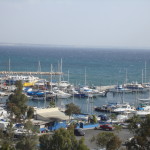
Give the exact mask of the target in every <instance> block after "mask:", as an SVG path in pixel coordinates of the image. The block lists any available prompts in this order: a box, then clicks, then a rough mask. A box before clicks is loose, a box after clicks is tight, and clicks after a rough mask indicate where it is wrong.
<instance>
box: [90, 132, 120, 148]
mask: <svg viewBox="0 0 150 150" xmlns="http://www.w3.org/2000/svg"><path fill="white" fill-rule="evenodd" d="M93 141H96V145H97V146H98V147H101V148H106V150H116V149H118V148H119V147H120V146H121V140H120V139H119V137H118V136H116V135H115V134H113V133H110V132H101V133H99V134H98V135H97V136H96V137H93V138H92V139H91V142H93Z"/></svg>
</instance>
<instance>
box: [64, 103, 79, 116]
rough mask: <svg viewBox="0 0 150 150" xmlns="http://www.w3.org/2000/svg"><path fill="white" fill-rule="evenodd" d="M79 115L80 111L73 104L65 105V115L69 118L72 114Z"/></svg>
mask: <svg viewBox="0 0 150 150" xmlns="http://www.w3.org/2000/svg"><path fill="white" fill-rule="evenodd" d="M79 113H81V110H80V108H79V107H78V106H77V105H75V104H73V103H70V104H67V105H66V110H65V114H66V115H68V116H69V118H70V116H71V115H72V114H79Z"/></svg>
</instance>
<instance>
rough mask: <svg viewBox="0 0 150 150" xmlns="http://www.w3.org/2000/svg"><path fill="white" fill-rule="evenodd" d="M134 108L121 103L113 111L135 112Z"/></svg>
mask: <svg viewBox="0 0 150 150" xmlns="http://www.w3.org/2000/svg"><path fill="white" fill-rule="evenodd" d="M135 111H136V109H135V108H134V107H132V106H130V105H129V104H121V105H120V107H118V108H116V109H114V112H117V113H132V112H135Z"/></svg>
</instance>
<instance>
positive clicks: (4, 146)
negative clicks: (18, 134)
mask: <svg viewBox="0 0 150 150" xmlns="http://www.w3.org/2000/svg"><path fill="white" fill-rule="evenodd" d="M13 137H14V131H13V128H12V123H10V124H9V125H8V127H7V132H6V133H4V132H3V131H2V130H0V145H1V147H0V150H15V146H14V141H13Z"/></svg>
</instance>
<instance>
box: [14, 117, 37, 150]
mask: <svg viewBox="0 0 150 150" xmlns="http://www.w3.org/2000/svg"><path fill="white" fill-rule="evenodd" d="M24 128H25V129H26V131H27V132H25V133H24V134H23V136H22V137H21V138H20V139H19V141H18V142H17V144H16V149H17V150H30V149H31V150H36V149H37V144H38V137H37V135H36V133H37V130H36V128H35V127H34V125H33V124H32V122H31V121H30V120H27V121H26V122H25V123H24Z"/></svg>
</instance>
